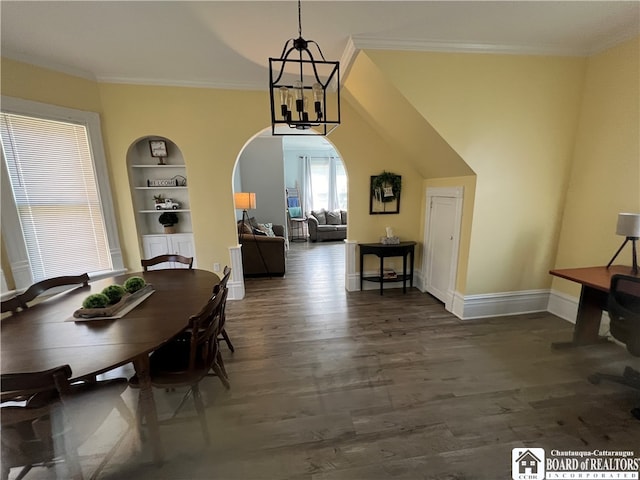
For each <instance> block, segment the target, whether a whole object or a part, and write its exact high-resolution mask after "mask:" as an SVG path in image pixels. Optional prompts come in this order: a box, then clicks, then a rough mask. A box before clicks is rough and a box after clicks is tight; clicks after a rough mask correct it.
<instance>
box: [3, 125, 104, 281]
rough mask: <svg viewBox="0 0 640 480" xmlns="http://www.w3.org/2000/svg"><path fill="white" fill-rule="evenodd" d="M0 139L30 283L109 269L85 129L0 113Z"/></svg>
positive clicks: (102, 221)
mask: <svg viewBox="0 0 640 480" xmlns="http://www.w3.org/2000/svg"><path fill="white" fill-rule="evenodd" d="M0 139H1V141H2V149H3V152H4V158H5V161H6V164H7V171H8V173H9V178H10V182H11V187H12V190H13V197H14V200H15V204H16V208H17V211H18V216H19V218H20V225H21V227H22V234H23V236H24V240H25V245H26V248H27V254H28V257H29V263H30V267H31V273H32V277H33V281H34V282H36V281H39V280H43V279H46V278H51V277H56V276H60V275H77V274H80V273H84V272H88V273H92V272H99V271H104V270H111V269H112V263H111V256H110V253H109V247H108V245H109V244H108V240H107V234H106V228H105V222H104V216H103V212H102V206H101V203H100V195H99V191H98V188H97V184H96V177H95V170H94V165H93V159H92V155H91V148H90V146H89V140H88V136H87V130H86V127H85V126H84V125H79V124H73V123H65V122H60V121H54V120H48V119H42V118H35V117H28V116H22V115H16V114H9V113H0Z"/></svg>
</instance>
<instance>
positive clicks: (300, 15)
mask: <svg viewBox="0 0 640 480" xmlns="http://www.w3.org/2000/svg"><path fill="white" fill-rule="evenodd" d="M300 2H301V0H298V37H302V5H301V3H300Z"/></svg>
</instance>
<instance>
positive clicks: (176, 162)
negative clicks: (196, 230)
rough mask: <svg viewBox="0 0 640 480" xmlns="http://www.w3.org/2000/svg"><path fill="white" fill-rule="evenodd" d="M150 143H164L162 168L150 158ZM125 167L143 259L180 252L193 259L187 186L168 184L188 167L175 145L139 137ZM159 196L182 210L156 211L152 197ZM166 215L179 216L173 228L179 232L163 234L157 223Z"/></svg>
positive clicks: (181, 174)
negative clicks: (165, 144) (127, 168)
mask: <svg viewBox="0 0 640 480" xmlns="http://www.w3.org/2000/svg"><path fill="white" fill-rule="evenodd" d="M149 140H164V141H166V143H167V153H168V157H167V158H165V160H164V161H165V162H166V163H165V164H164V165H158V159H157V158H153V157H152V156H151V153H150V150H149ZM127 164H128V165H129V185H130V188H131V193H132V200H133V209H134V211H135V212H136V227H137V229H138V236H139V237H140V246H141V247H142V252H141V253H142V256H143V258H149V257H152V256H156V255H160V254H163V253H179V254H181V255H184V256H186V257H192V256H194V250H195V248H194V243H193V233H192V232H193V227H192V224H191V210H190V208H189V207H190V199H189V187H188V183H187V182H185V183H187V184H186V185H175V182H173V181H171V180H173V179H175V177H176V176H180V177H184V178H185V179H186V178H187V167H186V165H185V162H184V158H183V156H182V152H181V151H180V149H179V148H178V146H177V145H176V144H175V143H173V142H172V141H171V140H169V139H166V138H161V137H145V138H141V139H140V140H138V141H137V142H135V143H134V144H133V145H132V146H131V148H130V149H129V151H128V153H127ZM172 177H173V178H172ZM150 182H151V183H167V185H154V186H150V185H149V183H150ZM179 183H182V182H179ZM158 195H163V196H164V197H165V198H171V199H172V200H173V201H174V202H176V203H179V204H180V207H181V208H178V209H175V210H173V209H164V208H163V209H160V210H156V209H155V208H154V204H155V197H156V196H158ZM165 212H171V213H176V214H178V223H177V224H176V225H175V228H176V230H177V232H178V233H174V234H166V233H164V227H163V226H162V224H160V222H158V219H159V218H160V215H162V214H163V213H165ZM194 265H195V262H194Z"/></svg>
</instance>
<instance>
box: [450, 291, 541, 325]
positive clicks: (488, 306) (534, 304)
mask: <svg viewBox="0 0 640 480" xmlns="http://www.w3.org/2000/svg"><path fill="white" fill-rule="evenodd" d="M548 303H549V290H523V291H520V292H501V293H489V294H481V295H462V294H461V293H460V292H455V293H454V295H453V302H452V308H451V313H453V314H454V315H455V316H457V317H458V318H460V319H462V320H471V319H475V318H485V317H500V316H505V315H519V314H523V313H533V312H546V311H547V305H548Z"/></svg>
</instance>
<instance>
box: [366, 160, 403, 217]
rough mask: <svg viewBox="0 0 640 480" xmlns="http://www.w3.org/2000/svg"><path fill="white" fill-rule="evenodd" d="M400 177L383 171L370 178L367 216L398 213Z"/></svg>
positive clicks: (400, 188)
mask: <svg viewBox="0 0 640 480" xmlns="http://www.w3.org/2000/svg"><path fill="white" fill-rule="evenodd" d="M401 190H402V176H400V175H396V174H395V173H392V172H387V171H383V172H382V173H381V174H379V175H372V176H371V188H370V197H369V214H370V215H379V214H391V213H400V191H401Z"/></svg>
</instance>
